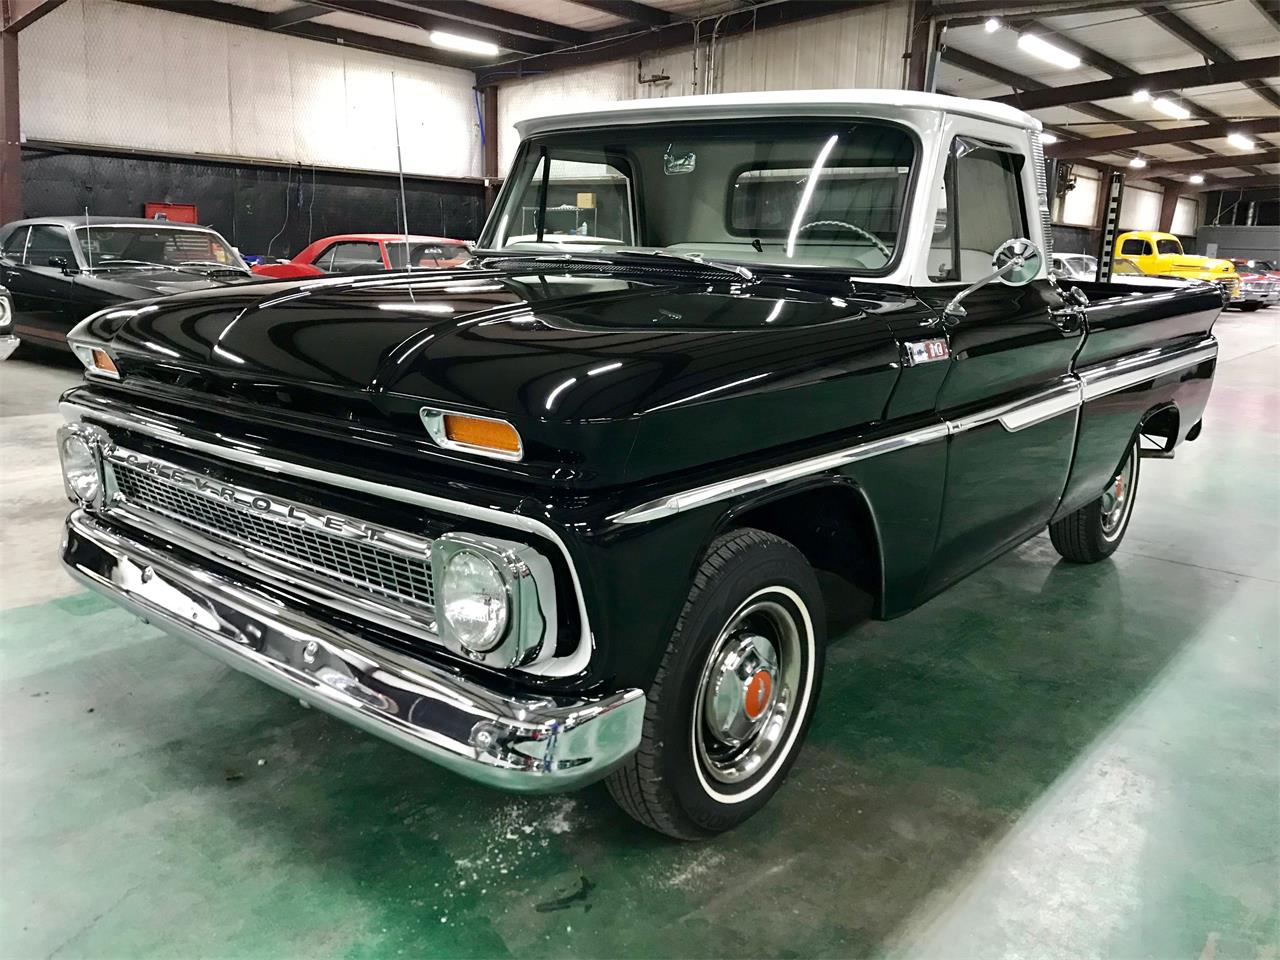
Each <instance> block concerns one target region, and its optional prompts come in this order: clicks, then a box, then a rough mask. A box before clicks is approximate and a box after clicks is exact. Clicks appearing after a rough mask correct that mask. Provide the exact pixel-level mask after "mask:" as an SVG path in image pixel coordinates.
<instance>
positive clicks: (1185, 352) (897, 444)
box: [610, 336, 1218, 523]
mask: <svg viewBox="0 0 1280 960" xmlns="http://www.w3.org/2000/svg"><path fill="white" fill-rule="evenodd" d="M1217 355H1218V341H1217V340H1216V339H1214V338H1213V337H1211V336H1210V337H1206V338H1205V339H1204V340H1202V341H1200V342H1199V343H1197V344H1195V345H1194V346H1191V347H1176V348H1170V347H1161V348H1157V349H1155V350H1147V351H1144V352H1142V353H1138V354H1133V355H1132V356H1128V357H1122V358H1121V359H1119V360H1114V361H1111V362H1109V363H1106V364H1101V365H1099V366H1097V367H1093V368H1089V369H1086V370H1082V371H1080V373H1079V375H1078V376H1077V375H1069V376H1066V377H1063V378H1061V379H1060V380H1058V381H1057V382H1056V383H1055V384H1054V385H1053V386H1051V387H1049V388H1048V389H1047V390H1044V391H1042V392H1040V393H1037V394H1035V395H1034V396H1032V397H1028V398H1024V399H1022V400H1015V401H1012V402H1010V403H1005V404H1001V405H999V406H996V407H991V408H989V409H987V410H981V411H979V412H977V413H974V414H970V415H968V416H965V417H959V418H957V419H955V420H947V421H944V422H942V423H940V424H938V425H937V426H931V427H925V428H923V429H920V430H913V431H911V432H910V433H904V434H899V435H898V436H895V437H887V438H885V439H883V440H875V441H873V442H871V443H863V444H858V445H857V446H853V447H848V448H847V449H844V450H837V451H836V452H835V453H829V454H825V455H823V456H820V457H813V458H811V459H808V460H801V461H799V462H797V463H792V464H788V465H785V466H780V467H772V468H770V469H768V470H761V471H758V472H756V473H750V474H747V475H745V476H741V477H734V478H732V479H729V480H720V481H717V482H716V483H709V484H706V485H705V486H701V487H695V488H693V489H692V490H685V491H682V492H680V493H675V494H671V495H670V496H667V497H661V498H659V499H657V500H650V501H648V502H647V503H642V504H640V505H638V506H635V507H632V508H631V509H629V510H624V511H623V512H621V513H618V514H615V515H614V516H613V517H611V518H610V519H612V520H613V521H615V522H616V523H646V522H648V521H650V520H657V519H659V518H661V517H669V516H672V515H673V514H677V513H682V512H683V511H685V510H692V509H693V508H694V507H700V506H703V505H704V504H707V503H714V502H716V501H718V500H727V499H729V498H730V497H736V496H738V495H740V494H743V493H752V492H755V491H757V490H763V489H765V488H766V487H772V486H776V485H777V484H780V483H785V482H786V481H788V480H794V479H797V478H799V477H807V476H812V475H813V474H817V473H823V472H825V471H827V470H832V469H834V468H836V467H842V466H845V465H846V464H850V463H856V462H858V461H859V460H867V459H870V458H871V457H878V456H882V455H884V454H886V453H893V452H895V451H897V450H902V449H904V448H906V447H913V446H916V445H918V444H921V443H932V442H933V441H934V440H941V439H943V438H944V437H948V436H952V435H954V434H958V433H963V432H965V431H966V430H974V429H976V428H978V427H982V426H986V425H987V424H990V423H995V422H997V421H998V422H999V423H1000V425H1001V426H1002V427H1003V428H1004V429H1005V430H1007V431H1009V432H1010V433H1017V432H1018V431H1019V430H1025V429H1027V428H1028V427H1033V426H1035V425H1036V424H1039V423H1044V422H1045V421H1047V420H1051V419H1053V418H1054V417H1058V416H1061V415H1062V414H1065V413H1073V412H1075V411H1076V410H1078V409H1080V407H1081V406H1082V405H1083V404H1084V403H1087V402H1088V401H1089V400H1093V399H1096V398H1097V397H1102V396H1106V395H1107V394H1111V393H1117V392H1119V391H1121V390H1126V389H1128V388H1129V387H1133V386H1137V385H1138V384H1140V383H1144V382H1145V381H1147V380H1153V379H1155V378H1156V377H1160V376H1164V375H1165V374H1168V373H1176V372H1177V371H1179V370H1183V369H1186V368H1187V367H1194V366H1196V365H1198V364H1200V363H1203V362H1204V361H1205V360H1210V359H1213V358H1214V357H1216V356H1217Z"/></svg>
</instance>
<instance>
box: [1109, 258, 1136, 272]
mask: <svg viewBox="0 0 1280 960" xmlns="http://www.w3.org/2000/svg"><path fill="white" fill-rule="evenodd" d="M1111 272H1112V273H1113V274H1116V273H1127V274H1139V275H1141V273H1142V271H1141V270H1139V269H1138V267H1137V264H1135V263H1134V262H1133V261H1131V260H1117V261H1115V263H1113V264H1111Z"/></svg>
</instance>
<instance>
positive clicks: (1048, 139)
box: [1040, 133, 1058, 144]
mask: <svg viewBox="0 0 1280 960" xmlns="http://www.w3.org/2000/svg"><path fill="white" fill-rule="evenodd" d="M1040 142H1041V143H1044V144H1050V143H1057V142H1058V138H1057V137H1055V136H1054V135H1053V134H1052V133H1042V134H1040Z"/></svg>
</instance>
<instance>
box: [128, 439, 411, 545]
mask: <svg viewBox="0 0 1280 960" xmlns="http://www.w3.org/2000/svg"><path fill="white" fill-rule="evenodd" d="M111 459H112V462H113V463H119V464H123V465H124V466H125V467H126V468H133V469H135V470H140V471H142V472H144V473H147V474H150V475H151V476H153V477H157V478H158V479H160V480H164V481H166V482H168V483H171V484H174V485H175V486H179V487H181V488H183V489H185V490H188V491H190V492H191V493H195V494H199V495H200V496H202V497H207V498H209V499H211V500H217V501H219V502H221V503H225V504H228V505H230V506H234V507H239V508H240V509H242V510H249V511H252V512H253V513H255V514H259V515H262V516H265V517H269V518H270V519H272V520H275V521H278V522H283V523H288V524H292V525H294V526H299V527H310V528H313V529H318V530H323V531H324V532H325V533H326V534H329V535H330V536H336V537H343V538H345V539H347V540H359V541H363V542H366V543H377V544H379V545H380V546H383V547H389V548H391V549H394V550H397V551H399V552H403V553H406V554H409V555H411V556H416V557H429V556H430V555H431V540H429V539H427V538H424V537H416V536H413V535H412V534H408V533H404V532H402V531H399V530H390V529H388V528H386V527H380V526H377V525H376V524H371V523H366V522H364V521H362V520H355V519H353V518H351V517H346V516H340V515H338V514H332V513H324V512H322V511H319V510H314V509H312V508H310V507H308V506H306V505H304V504H301V503H297V502H295V501H291V500H280V499H278V498H275V497H269V496H267V495H266V494H263V493H261V492H259V491H257V490H250V489H246V488H244V487H240V486H237V485H235V484H231V483H227V482H226V481H223V480H218V479H215V478H213V477H208V476H204V475H202V474H199V473H195V472H193V471H190V470H184V469H182V468H181V467H177V466H174V465H173V464H171V463H166V462H164V461H162V460H156V459H153V458H151V457H147V456H144V455H143V454H140V453H135V452H133V451H128V450H118V451H116V453H115V454H114V456H113V457H112V458H111Z"/></svg>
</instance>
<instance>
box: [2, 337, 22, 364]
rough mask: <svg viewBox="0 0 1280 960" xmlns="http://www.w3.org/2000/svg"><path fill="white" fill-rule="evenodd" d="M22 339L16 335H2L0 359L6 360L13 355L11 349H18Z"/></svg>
mask: <svg viewBox="0 0 1280 960" xmlns="http://www.w3.org/2000/svg"><path fill="white" fill-rule="evenodd" d="M21 342H22V341H21V340H19V339H18V338H17V337H12V336H3V337H0V361H2V360H8V359H9V357H11V356H12V355H13V351H15V350H17V349H18V344H20V343H21Z"/></svg>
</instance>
